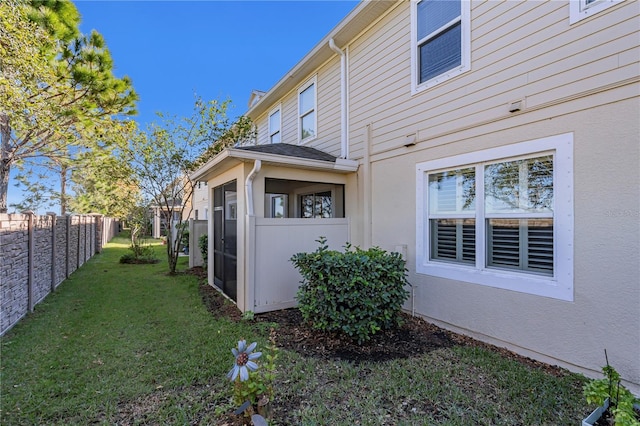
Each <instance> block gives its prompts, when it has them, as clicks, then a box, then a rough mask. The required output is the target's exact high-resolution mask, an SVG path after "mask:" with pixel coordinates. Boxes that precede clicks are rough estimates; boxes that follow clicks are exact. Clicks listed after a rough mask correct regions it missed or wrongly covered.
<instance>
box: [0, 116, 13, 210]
mask: <svg viewBox="0 0 640 426" xmlns="http://www.w3.org/2000/svg"><path fill="white" fill-rule="evenodd" d="M10 140H11V127H9V116H8V115H7V114H4V113H0V213H6V212H7V191H8V190H9V173H10V172H11V159H10V158H9V147H10Z"/></svg>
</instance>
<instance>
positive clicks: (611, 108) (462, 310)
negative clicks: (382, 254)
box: [372, 98, 640, 386]
mask: <svg viewBox="0 0 640 426" xmlns="http://www.w3.org/2000/svg"><path fill="white" fill-rule="evenodd" d="M639 105H640V103H639V101H638V98H635V99H629V100H627V101H624V102H618V103H615V104H610V105H603V106H600V107H597V108H594V109H591V110H588V111H579V112H574V113H568V114H565V115H563V116H558V117H557V118H555V119H553V120H543V121H539V122H535V123H529V124H525V125H522V126H515V127H512V128H505V129H504V130H501V131H494V132H491V133H490V134H482V133H483V132H481V131H480V130H481V129H478V134H477V136H476V137H473V138H472V139H466V138H464V139H461V141H460V143H458V144H454V145H449V146H448V149H447V153H450V154H454V153H459V152H467V151H470V150H472V149H473V148H472V147H470V146H469V142H473V144H474V145H475V146H478V147H486V146H492V145H501V144H505V143H515V142H520V141H523V140H527V139H536V138H539V137H545V136H549V135H552V134H561V133H566V132H573V134H574V197H575V234H574V235H575V241H574V247H575V249H574V259H575V260H574V300H573V302H566V301H560V300H555V299H552V298H548V297H540V296H534V295H529V294H525V293H518V292H513V291H508V290H500V289H495V288H491V287H487V286H481V285H477V284H469V283H464V282H456V281H451V280H446V279H442V278H436V277H432V276H428V275H423V274H419V273H416V264H415V262H416V253H415V247H416V238H419V236H417V235H416V230H415V227H414V226H411V223H412V221H413V220H415V215H416V206H415V198H416V196H415V186H414V185H410V184H408V183H409V182H414V181H415V165H416V163H418V162H420V161H425V160H427V159H430V158H432V157H433V156H434V155H436V156H439V155H442V154H441V153H440V152H439V151H440V150H439V149H438V148H431V149H430V148H425V149H421V148H420V146H419V145H418V146H417V147H415V148H414V149H413V150H411V152H407V153H405V154H403V155H398V156H394V157H389V158H385V159H380V160H378V161H375V162H374V164H373V167H372V169H373V173H372V178H373V185H374V187H375V188H376V191H375V192H374V197H373V244H375V245H379V246H381V247H383V248H385V249H388V250H390V249H393V248H394V247H395V246H396V245H397V244H407V246H408V247H409V256H408V264H407V266H408V269H409V271H410V276H409V281H410V282H411V284H412V285H413V286H414V292H415V299H414V300H413V306H414V308H415V312H416V313H417V314H419V315H422V316H425V317H427V318H428V319H430V320H431V321H434V322H436V323H438V324H441V325H443V326H445V327H447V328H451V329H454V330H457V331H462V332H464V333H466V334H470V335H474V336H477V337H480V338H481V339H483V340H488V341H491V342H493V343H496V344H498V345H499V346H506V347H508V348H510V349H513V350H516V351H517V352H520V353H523V354H525V355H528V356H532V357H534V358H536V359H542V360H545V361H547V362H550V363H552V364H559V365H562V366H565V367H570V368H572V369H574V370H579V371H583V372H586V373H587V374H589V375H596V376H599V370H600V367H601V366H602V365H603V363H604V352H603V349H605V348H606V349H607V352H608V354H609V361H610V362H611V364H612V365H615V367H616V369H618V371H620V372H621V373H622V374H623V376H624V378H625V379H626V380H628V381H629V382H631V383H632V384H635V385H636V386H637V385H638V383H640V364H639V363H638V354H640V338H639V337H638V334H637V330H639V329H640V285H639V278H638V277H639V276H640V275H639V272H640V261H639V260H638V259H640V249H639V242H640V219H639V214H640V213H639V210H638V206H640V163H639V158H640V151H639V146H640V143H639V140H638V135H640V128H639V126H638V120H637V117H638V116H639V114H640V108H639ZM614 318H615V319H614ZM612 321H613V323H612ZM587 370H590V371H587Z"/></svg>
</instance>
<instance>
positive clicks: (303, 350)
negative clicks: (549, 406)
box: [192, 269, 567, 376]
mask: <svg viewBox="0 0 640 426" xmlns="http://www.w3.org/2000/svg"><path fill="white" fill-rule="evenodd" d="M192 273H196V274H198V273H200V274H202V271H198V270H197V269H196V270H194V271H192ZM200 294H201V296H202V300H203V303H204V304H205V306H206V307H207V309H208V310H209V312H211V314H212V315H214V316H215V317H217V318H227V319H230V320H232V321H241V320H242V313H241V312H240V310H238V308H237V307H236V305H235V304H234V303H233V302H231V301H230V300H228V299H227V298H226V297H225V296H223V295H222V293H220V292H219V291H218V290H217V289H215V288H213V287H211V286H209V285H208V284H206V281H205V282H204V283H203V284H201V285H200ZM401 316H402V324H401V325H400V326H399V327H398V328H395V329H390V330H382V331H380V332H378V333H377V334H375V335H374V336H373V337H372V338H371V340H370V341H368V342H365V343H364V344H358V343H357V342H355V341H352V340H350V339H349V338H346V337H343V336H340V335H336V334H333V333H323V332H320V331H318V330H313V329H311V328H310V327H309V326H308V325H306V324H304V323H303V321H302V314H301V313H300V311H299V310H298V309H295V308H294V309H284V310H280V311H273V312H267V313H263V314H256V315H255V321H261V322H267V323H275V324H277V345H278V347H281V348H284V349H287V350H292V351H295V352H297V353H299V354H301V355H303V356H305V357H317V358H321V359H328V360H330V359H335V360H347V361H351V362H354V363H361V362H365V361H366V362H383V361H389V360H392V359H398V358H409V357H415V356H420V355H421V354H424V353H427V352H429V351H432V350H435V349H438V348H442V347H451V346H455V345H461V346H474V347H482V348H487V349H490V350H492V351H495V352H498V353H500V354H501V355H502V356H504V357H507V358H510V359H514V360H516V361H518V362H521V363H523V364H525V365H528V366H530V367H534V368H538V369H543V370H545V371H546V372H547V373H549V374H553V375H555V376H564V375H566V374H567V371H566V370H564V369H562V368H560V367H557V366H552V365H548V364H545V363H543V362H540V361H536V360H534V359H531V358H528V357H524V356H521V355H518V354H516V353H514V352H512V351H509V350H507V349H505V348H499V347H497V346H494V345H490V344H488V343H484V342H480V341H478V340H476V339H473V338H471V337H468V336H464V335H461V334H457V333H453V332H451V331H448V330H445V329H443V328H440V327H438V326H436V325H433V324H431V323H428V322H427V321H425V320H423V319H422V318H419V317H412V316H411V315H409V314H406V313H402V314H401Z"/></svg>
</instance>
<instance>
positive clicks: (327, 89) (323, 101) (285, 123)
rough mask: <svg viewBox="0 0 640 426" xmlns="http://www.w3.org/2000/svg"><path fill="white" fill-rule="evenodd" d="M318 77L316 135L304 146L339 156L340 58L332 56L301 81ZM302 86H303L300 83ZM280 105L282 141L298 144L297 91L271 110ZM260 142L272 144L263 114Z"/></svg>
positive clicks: (276, 103)
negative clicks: (315, 71)
mask: <svg viewBox="0 0 640 426" xmlns="http://www.w3.org/2000/svg"><path fill="white" fill-rule="evenodd" d="M314 76H315V77H316V84H317V87H316V96H317V111H316V113H317V120H318V128H317V129H316V130H317V135H318V136H317V137H316V138H315V139H313V140H311V141H309V142H305V145H308V146H311V147H313V148H316V149H319V150H322V151H325V152H328V153H329V154H332V155H335V156H338V155H340V124H341V123H340V108H341V102H340V59H339V58H338V57H337V55H336V57H334V58H332V59H331V60H329V61H328V62H327V63H325V64H324V65H323V66H322V67H320V69H318V71H317V73H316V74H312V75H310V76H308V78H307V79H305V80H303V83H301V85H302V84H305V83H307V82H308V81H310V80H311V79H313V78H314ZM298 87H300V86H298ZM278 104H280V105H281V111H280V113H281V119H282V129H281V136H282V139H281V141H282V143H288V144H293V145H297V144H298V143H299V136H298V132H299V128H298V90H297V88H296V90H292V91H290V92H289V93H287V95H286V96H284V97H283V98H282V99H280V100H278V102H275V103H274V104H273V105H272V106H271V107H270V108H269V109H268V111H269V112H271V111H273V108H275V106H276V105H278ZM256 125H257V128H258V144H267V143H269V115H268V113H265V114H262V115H261V116H260V117H259V118H258V119H257V120H256Z"/></svg>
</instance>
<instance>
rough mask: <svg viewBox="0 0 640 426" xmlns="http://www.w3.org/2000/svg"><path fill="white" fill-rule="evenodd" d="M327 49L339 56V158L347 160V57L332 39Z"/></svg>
mask: <svg viewBox="0 0 640 426" xmlns="http://www.w3.org/2000/svg"><path fill="white" fill-rule="evenodd" d="M329 47H330V48H331V50H333V51H334V52H336V53H337V54H338V55H340V111H341V114H340V158H349V144H348V143H347V137H348V133H347V120H348V114H347V55H346V53H345V52H344V51H343V50H341V49H340V48H338V46H336V43H335V42H334V41H333V38H331V39H329Z"/></svg>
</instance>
